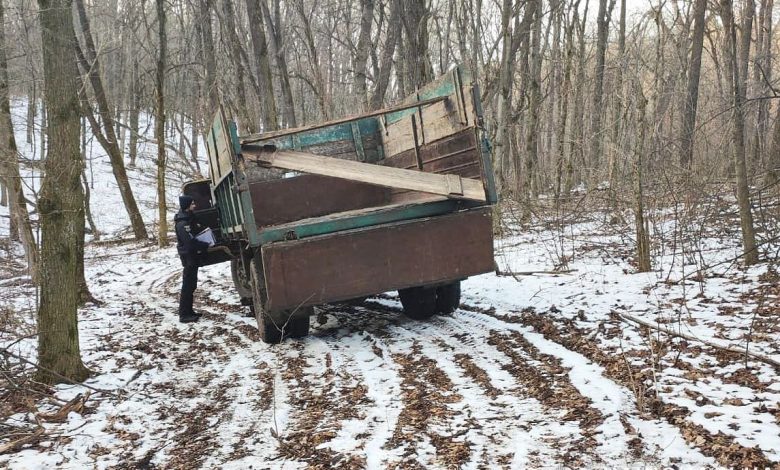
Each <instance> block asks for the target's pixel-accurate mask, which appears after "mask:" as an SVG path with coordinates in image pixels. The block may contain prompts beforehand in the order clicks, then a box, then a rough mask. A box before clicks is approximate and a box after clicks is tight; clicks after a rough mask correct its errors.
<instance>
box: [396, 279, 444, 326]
mask: <svg viewBox="0 0 780 470" xmlns="http://www.w3.org/2000/svg"><path fill="white" fill-rule="evenodd" d="M398 297H400V298H401V305H403V307H404V315H406V316H407V317H409V318H411V319H413V320H427V319H429V318H431V317H432V316H433V315H435V314H436V288H434V287H424V286H423V287H410V288H408V289H401V290H399V291H398Z"/></svg>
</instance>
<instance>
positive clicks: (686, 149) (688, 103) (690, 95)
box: [680, 0, 707, 170]
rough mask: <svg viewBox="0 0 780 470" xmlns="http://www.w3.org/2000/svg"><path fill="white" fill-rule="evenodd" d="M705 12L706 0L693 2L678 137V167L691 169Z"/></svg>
mask: <svg viewBox="0 0 780 470" xmlns="http://www.w3.org/2000/svg"><path fill="white" fill-rule="evenodd" d="M706 12H707V0H695V3H694V5H693V38H692V40H691V59H690V67H689V68H688V88H687V93H686V96H685V99H684V100H683V111H682V113H681V117H682V126H681V127H682V135H681V136H680V147H681V150H680V165H681V166H682V167H683V168H686V169H689V170H690V168H691V163H692V162H693V142H694V139H693V137H694V130H695V126H696V111H697V108H698V103H699V80H700V77H701V52H702V49H703V47H704V22H705V14H706Z"/></svg>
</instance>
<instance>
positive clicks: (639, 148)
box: [634, 84, 651, 273]
mask: <svg viewBox="0 0 780 470" xmlns="http://www.w3.org/2000/svg"><path fill="white" fill-rule="evenodd" d="M635 90H636V91H635V92H634V96H635V99H636V100H637V105H636V107H637V109H636V113H637V132H639V136H638V137H637V140H636V149H635V150H634V225H635V227H634V228H635V230H636V265H637V271H638V272H640V273H646V272H648V271H650V269H651V265H650V235H649V234H648V232H647V225H646V223H645V208H644V194H643V190H642V173H643V172H642V166H643V165H644V159H645V158H644V155H645V129H646V128H647V125H646V124H645V116H646V114H647V112H646V110H647V98H645V95H644V93H642V85H641V84H636V87H635Z"/></svg>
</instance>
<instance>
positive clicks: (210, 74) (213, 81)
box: [196, 0, 219, 126]
mask: <svg viewBox="0 0 780 470" xmlns="http://www.w3.org/2000/svg"><path fill="white" fill-rule="evenodd" d="M212 7H213V2H212V0H200V13H201V17H200V18H198V20H196V28H198V32H199V35H198V36H199V38H200V47H201V52H202V60H203V65H204V67H205V69H206V89H205V91H206V100H207V102H208V104H209V109H208V112H207V113H206V116H205V119H206V121H207V124H208V125H209V126H210V125H211V123H210V120H211V118H212V117H213V116H214V114H215V113H216V112H217V109H219V90H218V89H217V58H216V54H215V53H214V34H213V32H212V29H211V9H212Z"/></svg>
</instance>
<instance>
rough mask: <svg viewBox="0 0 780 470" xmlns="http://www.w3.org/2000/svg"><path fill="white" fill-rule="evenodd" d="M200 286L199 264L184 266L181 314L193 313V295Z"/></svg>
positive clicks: (180, 301)
mask: <svg viewBox="0 0 780 470" xmlns="http://www.w3.org/2000/svg"><path fill="white" fill-rule="evenodd" d="M196 287H198V265H197V264H191V265H187V266H184V272H183V273H182V276H181V295H180V296H179V316H180V317H182V316H188V315H192V314H193V312H192V295H193V293H194V292H195V288H196Z"/></svg>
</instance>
